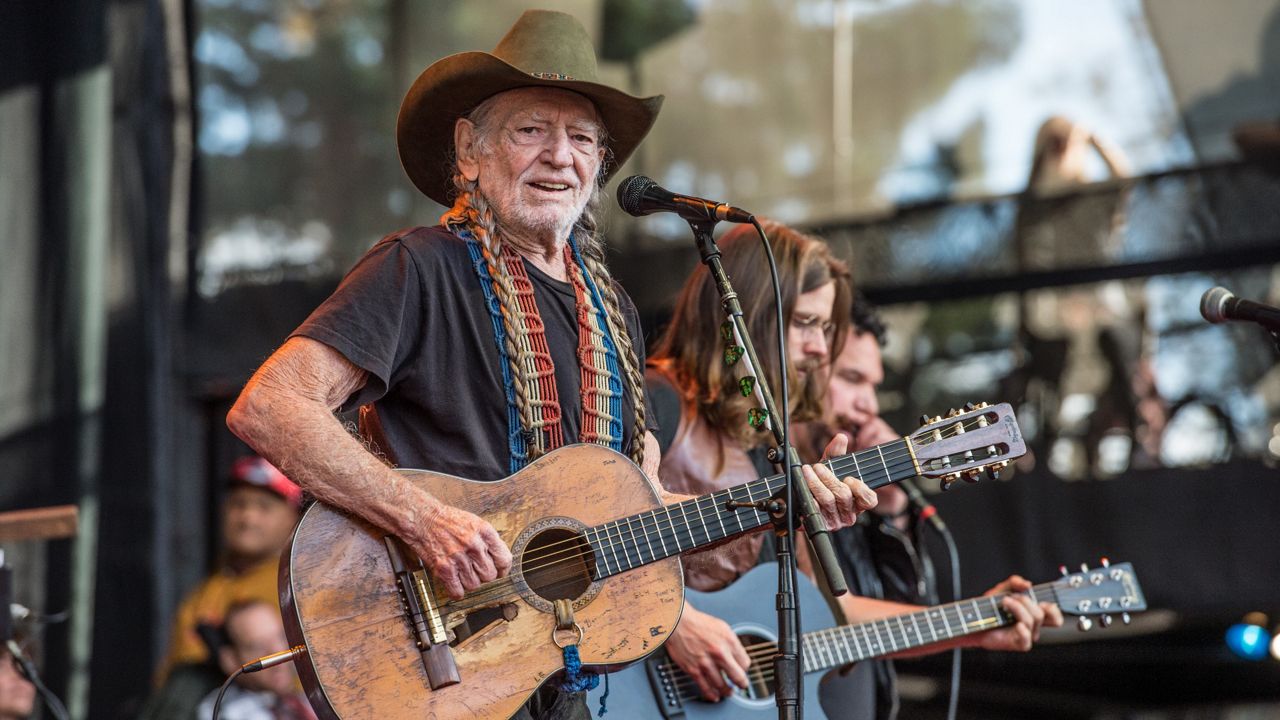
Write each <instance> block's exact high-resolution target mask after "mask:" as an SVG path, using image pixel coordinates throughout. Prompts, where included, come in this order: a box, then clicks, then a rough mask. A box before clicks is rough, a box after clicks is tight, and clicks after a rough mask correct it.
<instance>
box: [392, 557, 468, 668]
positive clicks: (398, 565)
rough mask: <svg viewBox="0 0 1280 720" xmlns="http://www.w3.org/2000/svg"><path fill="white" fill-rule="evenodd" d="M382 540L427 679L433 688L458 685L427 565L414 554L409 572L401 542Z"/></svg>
mask: <svg viewBox="0 0 1280 720" xmlns="http://www.w3.org/2000/svg"><path fill="white" fill-rule="evenodd" d="M382 542H383V543H384V544H385V545H386V546H387V556H388V557H389V558H390V559H391V570H392V572H394V573H395V577H396V587H397V589H398V590H399V591H400V605H401V607H402V608H403V609H404V614H405V620H406V621H407V622H408V623H409V632H410V634H411V635H412V636H413V640H414V643H415V644H416V645H417V647H418V652H419V653H421V654H422V665H423V668H424V669H426V671H427V682H428V683H430V685H431V689H432V690H438V689H440V688H442V687H448V686H449V685H456V684H458V683H459V682H461V681H462V678H461V676H459V675H458V666H457V663H455V662H454V660H453V651H452V650H451V649H450V648H449V633H448V632H447V631H446V629H445V625H444V618H442V617H441V616H440V609H439V608H438V607H437V605H436V601H435V596H434V594H433V593H432V592H431V578H430V577H429V576H428V575H427V570H426V568H424V567H423V566H422V561H421V560H419V559H417V558H416V557H414V560H415V561H416V562H415V564H416V565H417V568H416V569H414V570H413V571H410V570H409V568H408V565H407V564H406V563H405V559H406V557H408V556H409V555H407V554H406V553H405V552H404V550H403V549H402V548H401V545H400V542H399V541H398V540H396V539H395V538H394V537H391V536H390V535H384V536H383V538H382Z"/></svg>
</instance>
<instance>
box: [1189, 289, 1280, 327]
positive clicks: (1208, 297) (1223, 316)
mask: <svg viewBox="0 0 1280 720" xmlns="http://www.w3.org/2000/svg"><path fill="white" fill-rule="evenodd" d="M1200 314H1201V315H1203V316H1204V319H1205V320H1208V321H1209V322H1211V323H1215V324H1216V323H1224V322H1227V321H1228V320H1245V321H1248V322H1255V323H1258V324H1259V325H1261V326H1263V327H1264V328H1266V329H1267V330H1270V331H1271V332H1280V308H1274V307H1272V306H1270V305H1264V304H1263V303H1259V302H1254V301H1252V300H1241V299H1240V298H1238V297H1236V296H1235V295H1234V294H1232V292H1231V291H1230V290H1228V289H1226V288H1224V287H1215V288H1210V289H1209V290H1207V291H1205V294H1204V295H1203V296H1202V297H1201V298H1200Z"/></svg>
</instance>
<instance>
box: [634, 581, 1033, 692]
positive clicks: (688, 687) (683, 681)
mask: <svg viewBox="0 0 1280 720" xmlns="http://www.w3.org/2000/svg"><path fill="white" fill-rule="evenodd" d="M1046 592H1048V593H1051V594H1052V595H1053V596H1054V597H1055V598H1056V596H1057V593H1056V591H1055V588H1054V584H1053V583H1043V584H1040V585H1036V586H1034V587H1033V588H1032V589H1031V590H1030V591H1024V592H1019V593H997V594H995V595H985V596H983V597H981V598H969V599H966V600H960V601H957V602H951V603H947V604H946V605H939V606H936V607H931V608H927V609H924V610H920V611H916V612H913V613H907V614H903V615H891V616H889V617H885V618H879V619H876V620H868V621H866V622H862V623H856V624H851V625H837V626H835V627H830V628H824V629H822V630H814V631H812V632H809V633H805V635H804V636H803V640H804V641H807V642H805V643H803V647H808V648H809V651H808V652H805V653H804V657H805V658H810V657H812V658H815V659H816V660H817V661H818V662H819V663H823V665H822V666H821V667H814V668H813V669H812V671H813V672H816V671H818V670H823V669H827V668H832V667H839V666H841V665H847V664H849V663H854V662H862V661H863V660H871V659H874V658H877V657H882V656H885V655H891V654H893V653H896V652H900V651H902V650H911V649H916V648H919V647H924V646H926V645H933V644H935V643H938V642H945V641H947V640H950V639H953V638H956V637H963V636H966V635H972V634H974V633H976V632H982V631H984V630H988V629H996V628H1001V627H1008V626H1009V625H1012V624H1013V623H1012V622H1010V621H1009V620H1010V618H1011V616H1010V615H1009V613H1008V611H1007V610H1005V609H1004V608H1003V606H1001V605H999V603H1000V601H1002V600H1003V599H1004V598H1006V597H1011V596H1014V595H1030V596H1032V597H1036V593H1046ZM975 602H981V603H991V604H993V605H994V606H995V609H996V610H997V612H998V613H999V618H1000V624H999V625H996V626H994V627H991V628H987V627H984V628H982V630H973V629H970V628H969V624H970V623H968V622H966V621H965V620H964V608H963V607H961V606H963V605H968V604H973V603H975ZM1046 602H1047V601H1046ZM1054 602H1055V604H1057V603H1056V600H1055V601H1054ZM935 611H936V612H941V613H942V614H943V616H944V618H948V617H952V613H953V612H954V619H955V620H956V623H957V624H958V625H960V626H961V627H962V628H963V630H962V631H961V632H959V633H954V634H952V635H950V636H949V637H945V638H937V637H936V635H937V633H936V631H934V630H933V627H934V626H933V621H932V620H931V619H930V618H929V613H932V612H935ZM917 618H922V619H924V620H925V621H926V622H928V623H929V628H930V634H932V635H934V636H935V639H933V640H929V641H928V642H925V643H919V642H916V643H914V644H913V643H912V641H911V640H910V637H909V634H904V635H903V636H902V639H904V640H905V642H903V643H902V644H900V645H899V646H898V647H895V648H892V649H887V648H886V646H885V643H884V641H883V640H882V639H880V632H881V631H880V630H879V629H877V627H876V626H880V627H881V628H883V631H884V632H885V633H886V634H890V637H891V639H892V637H893V633H906V630H905V628H899V629H895V628H893V627H892V625H891V624H890V621H893V620H900V621H902V622H904V623H905V622H906V621H907V620H908V619H911V621H912V623H913V625H915V626H916V632H917V633H919V628H918V624H919V623H918V622H917ZM944 622H945V620H944ZM947 627H948V629H949V628H950V625H949V624H948V625H947ZM873 632H874V633H875V637H876V640H875V642H878V643H879V644H880V649H881V650H882V652H878V653H875V654H863V651H862V650H861V649H860V647H859V643H858V642H857V640H858V635H859V634H861V636H862V640H863V643H862V644H865V645H866V646H867V647H868V648H873V647H874V645H873V642H872V640H871V635H872V633H873ZM823 636H827V637H823ZM819 642H835V643H838V644H839V645H837V649H838V648H839V647H840V646H843V647H844V648H846V649H848V648H850V647H851V646H852V647H853V648H859V649H858V654H860V655H862V657H860V658H855V659H853V660H847V661H846V660H840V659H839V656H838V655H837V654H836V653H835V652H833V651H832V650H830V649H828V650H827V651H826V653H825V654H826V655H829V656H831V657H834V658H836V659H837V662H834V663H829V662H828V661H827V660H826V659H825V658H823V654H824V653H823V651H822V649H820V648H818V647H816V646H817V645H818V643H819ZM743 648H744V649H745V650H747V656H748V657H749V658H750V659H751V662H752V665H751V667H749V668H747V670H746V671H745V672H746V674H747V679H748V681H750V682H751V683H767V682H770V681H772V680H773V677H774V669H773V664H772V663H769V664H763V663H762V664H758V665H757V664H756V663H757V661H763V660H766V659H768V658H771V657H773V656H774V655H776V654H777V650H778V645H777V643H776V642H771V641H766V642H761V643H756V644H753V645H744V646H743ZM658 670H659V671H660V672H663V673H666V674H667V676H668V677H670V678H671V681H672V684H673V685H674V687H675V688H676V690H677V691H678V692H680V693H681V699H682V700H683V699H694V698H697V697H701V688H700V687H699V686H698V683H697V680H695V679H694V678H693V676H692V675H690V674H688V673H687V672H686V671H685V670H684V668H681V667H680V666H679V665H677V664H676V663H675V662H674V661H672V660H671V659H670V657H669V656H668V658H667V660H666V662H663V663H661V664H659V665H658ZM738 690H739V691H740V690H741V689H740V688H738ZM688 691H692V693H693V695H692V696H690V695H685V693H686V692H688Z"/></svg>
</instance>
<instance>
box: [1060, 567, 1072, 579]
mask: <svg viewBox="0 0 1280 720" xmlns="http://www.w3.org/2000/svg"><path fill="white" fill-rule="evenodd" d="M1058 572H1060V573H1062V577H1066V576H1068V575H1070V574H1071V571H1070V570H1068V569H1067V566H1066V565H1059V566H1058Z"/></svg>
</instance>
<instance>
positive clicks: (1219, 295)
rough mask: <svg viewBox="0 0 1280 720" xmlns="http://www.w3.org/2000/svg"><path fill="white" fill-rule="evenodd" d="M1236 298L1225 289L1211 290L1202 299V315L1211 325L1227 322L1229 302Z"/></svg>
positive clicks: (1216, 288)
mask: <svg viewBox="0 0 1280 720" xmlns="http://www.w3.org/2000/svg"><path fill="white" fill-rule="evenodd" d="M1233 297H1235V295H1234V294H1232V292H1231V291H1230V290H1228V289H1226V288H1224V287H1215V288H1209V289H1208V290H1206V291H1205V293H1204V295H1203V296H1201V298H1200V314H1201V315H1202V316H1203V317H1204V319H1205V320H1208V321H1209V322H1211V323H1222V322H1226V321H1227V320H1229V319H1230V318H1228V317H1227V301H1228V300H1230V299H1231V298H1233Z"/></svg>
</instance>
